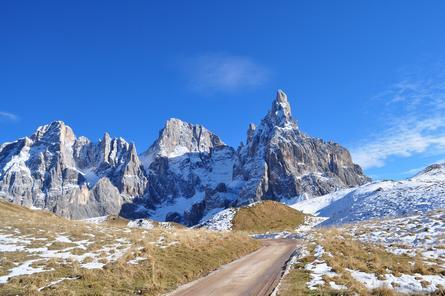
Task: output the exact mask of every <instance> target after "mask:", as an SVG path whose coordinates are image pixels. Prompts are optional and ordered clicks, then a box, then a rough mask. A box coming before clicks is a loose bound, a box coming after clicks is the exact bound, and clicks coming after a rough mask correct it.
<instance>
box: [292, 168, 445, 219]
mask: <svg viewBox="0 0 445 296" xmlns="http://www.w3.org/2000/svg"><path fill="white" fill-rule="evenodd" d="M444 197H445V164H434V165H431V166H429V167H427V168H426V169H425V170H423V171H421V172H420V173H419V174H417V175H416V176H414V177H413V178H410V179H406V180H402V181H381V182H372V183H368V184H365V185H363V186H360V187H357V188H353V189H346V190H340V191H337V192H334V193H331V194H328V195H325V196H321V197H317V198H314V199H311V200H304V201H301V202H298V203H296V204H293V205H292V207H293V208H295V209H298V210H301V211H303V212H306V213H310V214H316V215H319V216H323V217H329V219H328V220H326V221H325V222H324V223H325V224H341V223H350V222H356V221H363V220H369V219H373V218H379V217H399V216H405V215H408V214H411V213H417V212H419V213H424V212H427V211H431V210H434V209H444V208H445V198H444Z"/></svg>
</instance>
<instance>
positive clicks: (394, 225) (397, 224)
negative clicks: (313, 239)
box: [346, 210, 445, 265]
mask: <svg viewBox="0 0 445 296" xmlns="http://www.w3.org/2000/svg"><path fill="white" fill-rule="evenodd" d="M346 230H347V231H348V232H350V233H351V235H353V236H354V237H356V238H357V239H359V240H360V241H363V242H371V243H377V244H380V245H383V246H384V247H385V249H386V250H387V251H388V252H391V253H393V254H396V255H400V254H406V255H408V256H412V257H414V256H416V255H417V254H418V253H419V252H420V254H421V255H422V256H423V257H424V259H425V260H426V261H431V262H434V261H435V260H436V261H437V260H439V262H441V263H442V264H444V265H445V235H444V234H445V210H438V211H435V212H430V213H426V214H422V215H420V214H419V215H413V216H409V217H403V218H396V219H389V220H383V221H370V222H367V223H362V224H360V225H351V226H349V227H347V228H346Z"/></svg>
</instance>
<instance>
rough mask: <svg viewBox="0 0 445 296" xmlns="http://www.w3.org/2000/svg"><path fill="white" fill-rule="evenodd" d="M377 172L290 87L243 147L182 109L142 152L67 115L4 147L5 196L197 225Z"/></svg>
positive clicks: (0, 166) (75, 214) (74, 212)
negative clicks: (355, 157)
mask: <svg viewBox="0 0 445 296" xmlns="http://www.w3.org/2000/svg"><path fill="white" fill-rule="evenodd" d="M369 181H370V179H369V178H368V177H367V176H365V175H364V173H363V171H362V169H361V168H360V167H359V166H358V165H356V164H354V163H353V161H352V159H351V156H350V153H349V152H348V150H347V149H345V148H344V147H342V146H340V145H339V144H336V143H333V142H325V141H323V140H321V139H317V138H313V137H310V136H308V135H306V134H305V133H303V132H302V131H301V130H300V129H299V127H298V125H297V122H296V121H295V120H294V118H293V117H292V112H291V107H290V104H289V101H288V99H287V96H286V94H285V93H284V92H283V91H281V90H279V91H278V92H277V94H276V98H275V100H273V102H272V106H271V109H270V111H269V112H268V113H267V114H266V116H265V117H264V118H263V119H262V120H261V122H260V123H259V124H258V126H256V125H254V124H250V125H249V127H248V130H247V139H246V141H245V143H242V144H241V145H240V146H239V147H237V148H234V147H230V146H229V145H226V144H225V143H224V142H223V141H222V140H221V139H220V138H219V137H218V136H217V135H215V134H214V133H212V132H211V131H209V130H208V129H206V128H205V127H203V126H202V125H198V124H190V123H187V122H184V121H181V120H179V119H174V118H172V119H169V120H168V121H167V122H166V124H165V126H164V128H163V129H162V130H161V131H160V133H159V137H158V138H157V139H156V141H155V142H154V143H153V144H152V145H151V146H150V147H149V148H148V149H147V150H146V151H144V152H142V153H141V154H138V153H137V150H136V146H135V144H133V143H128V142H127V141H125V140H124V139H122V138H111V137H110V135H109V134H108V133H105V134H104V136H103V138H102V139H101V140H100V141H99V142H92V141H90V140H89V139H87V138H85V137H82V136H80V137H76V135H75V134H74V132H73V130H72V129H71V128H70V127H69V126H67V125H66V124H65V123H63V122H62V121H56V122H52V123H50V124H48V125H44V126H41V127H39V128H38V129H37V130H36V131H35V132H34V133H33V134H32V135H30V136H28V137H24V138H21V139H18V140H16V141H14V142H10V143H4V144H2V145H1V146H0V197H1V198H4V199H7V200H10V201H12V202H14V203H16V204H20V205H24V206H28V207H36V208H43V209H47V210H49V211H53V212H55V213H56V214H58V215H61V216H64V217H67V218H70V219H82V218H90V217H96V216H104V215H109V214H120V215H122V216H124V217H127V218H141V217H150V218H152V219H154V220H159V221H174V222H178V223H183V224H185V225H195V224H197V223H199V222H200V221H203V220H205V219H206V218H207V217H210V216H211V215H213V214H215V213H216V212H218V211H220V210H223V209H225V208H229V207H236V206H241V205H245V204H249V203H252V202H255V201H261V200H266V199H267V200H268V199H270V200H276V201H283V202H286V201H289V200H294V201H295V200H303V199H311V198H314V197H317V196H322V195H326V194H329V193H332V192H336V191H338V190H341V189H347V188H352V187H356V186H361V185H363V184H365V183H367V182H369Z"/></svg>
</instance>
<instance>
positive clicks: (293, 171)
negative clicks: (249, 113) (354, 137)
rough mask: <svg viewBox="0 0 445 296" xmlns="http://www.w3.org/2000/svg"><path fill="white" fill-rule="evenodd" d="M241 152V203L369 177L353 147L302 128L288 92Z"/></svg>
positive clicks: (352, 183) (314, 192)
mask: <svg viewBox="0 0 445 296" xmlns="http://www.w3.org/2000/svg"><path fill="white" fill-rule="evenodd" d="M238 154H239V158H238V161H237V163H236V166H235V179H236V180H238V181H240V182H241V183H243V185H242V186H241V189H240V192H239V194H240V199H239V202H240V203H247V202H252V201H257V200H261V199H275V200H282V199H287V198H293V197H298V196H300V197H302V198H304V197H307V196H309V197H311V196H318V195H323V194H326V193H329V192H332V191H334V190H336V189H339V188H346V187H351V186H357V185H361V184H363V183H365V182H367V181H369V179H368V178H367V177H366V176H365V175H364V174H363V172H362V170H361V168H360V167H359V166H358V165H356V164H354V163H353V162H352V160H351V156H350V154H349V152H348V150H346V149H345V148H343V147H342V146H340V145H338V144H336V143H332V142H324V141H323V140H320V139H316V138H312V137H309V136H307V135H305V134H304V133H303V132H301V131H300V130H299V128H298V125H297V123H296V121H295V120H294V119H293V118H292V112H291V107H290V105H289V102H288V100H287V96H286V94H285V93H284V92H283V91H278V92H277V96H276V99H275V101H274V102H273V103H272V108H271V110H270V111H269V113H268V114H267V115H266V117H264V119H263V120H262V121H261V123H260V125H259V126H258V127H255V125H250V126H249V129H248V132H247V143H246V145H245V146H242V147H240V148H239V150H238Z"/></svg>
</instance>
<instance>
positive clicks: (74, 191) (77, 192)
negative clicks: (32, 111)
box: [0, 121, 147, 218]
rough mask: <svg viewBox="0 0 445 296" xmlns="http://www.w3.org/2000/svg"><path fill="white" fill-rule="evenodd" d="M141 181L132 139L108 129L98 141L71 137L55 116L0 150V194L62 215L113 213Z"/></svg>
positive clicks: (140, 186)
mask: <svg viewBox="0 0 445 296" xmlns="http://www.w3.org/2000/svg"><path fill="white" fill-rule="evenodd" d="M146 183H147V179H146V178H145V176H144V173H143V171H142V166H141V165H140V163H139V159H138V156H137V152H136V149H135V146H134V145H133V144H129V143H127V142H126V141H125V140H123V139H122V138H118V139H111V138H110V136H109V135H108V134H105V136H104V138H103V139H102V140H101V141H100V142H99V143H92V142H90V141H89V140H88V139H87V138H85V137H79V138H76V136H75V135H74V132H73V131H72V129H71V128H70V127H69V126H67V125H65V124H64V123H63V122H61V121H56V122H53V123H51V124H48V125H44V126H41V127H39V128H38V129H37V131H36V132H35V133H34V134H32V135H31V136H30V137H25V138H22V139H19V140H17V141H15V142H12V143H7V144H4V145H2V147H1V150H0V197H3V198H6V199H8V200H11V201H13V202H14V203H16V204H20V205H25V206H29V207H30V206H34V207H38V208H45V209H48V210H50V211H54V212H55V213H56V214H59V215H61V216H65V217H68V218H87V217H94V216H103V215H106V214H118V213H119V212H120V210H121V207H122V204H123V203H124V201H125V200H131V199H132V198H134V197H136V196H141V195H143V193H144V190H145V186H146Z"/></svg>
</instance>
